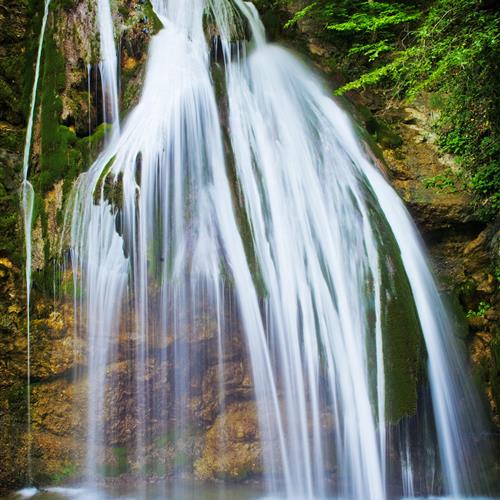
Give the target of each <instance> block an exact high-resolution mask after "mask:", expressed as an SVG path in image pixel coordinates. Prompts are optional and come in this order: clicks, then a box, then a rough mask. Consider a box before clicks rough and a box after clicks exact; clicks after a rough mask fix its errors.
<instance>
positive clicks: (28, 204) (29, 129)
mask: <svg viewBox="0 0 500 500" xmlns="http://www.w3.org/2000/svg"><path fill="white" fill-rule="evenodd" d="M49 7H50V0H45V5H44V11H43V18H42V25H41V28H40V36H39V38H38V50H37V55H36V65H35V76H34V79H33V89H32V91H31V101H30V109H29V115H28V124H27V126H26V139H25V142H24V153H23V181H22V185H21V195H22V213H23V223H24V241H25V249H26V264H25V267H26V269H25V278H26V338H27V348H26V350H27V361H26V364H27V366H26V373H27V381H26V382H27V384H26V385H27V389H26V391H27V408H28V411H27V415H28V446H27V448H28V451H27V453H28V482H30V483H31V480H32V470H31V334H30V329H31V322H30V314H31V313H30V305H31V267H32V266H31V230H32V223H33V220H32V219H33V206H34V202H35V192H34V190H33V186H32V185H31V183H30V181H29V180H28V174H29V165H30V152H31V139H32V135H33V121H34V116H35V103H36V95H37V88H38V80H39V78H40V66H41V61H42V50H43V40H44V37H45V28H46V27H47V19H48V17H49Z"/></svg>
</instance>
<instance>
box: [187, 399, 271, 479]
mask: <svg viewBox="0 0 500 500" xmlns="http://www.w3.org/2000/svg"><path fill="white" fill-rule="evenodd" d="M194 470H195V474H196V476H197V477H199V478H200V479H217V478H220V479H229V480H242V479H246V478H248V477H251V476H253V475H256V474H259V473H260V472H261V471H262V464H261V445H260V442H259V433H258V422H257V412H256V405H255V403H254V402H242V403H232V404H230V405H229V406H228V407H227V408H225V409H224V412H223V413H222V414H221V415H219V417H217V420H216V421H215V423H214V425H213V426H212V428H211V429H210V430H209V431H208V432H207V434H206V438H205V445H204V448H203V451H202V455H201V457H200V458H199V459H198V460H197V461H196V462H195V465H194Z"/></svg>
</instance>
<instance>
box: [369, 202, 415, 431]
mask: <svg viewBox="0 0 500 500" xmlns="http://www.w3.org/2000/svg"><path fill="white" fill-rule="evenodd" d="M371 212H372V216H373V219H372V220H373V221H374V223H375V225H376V227H377V239H378V243H379V245H380V247H381V249H382V250H381V255H382V256H383V257H382V261H381V262H380V266H381V269H382V287H381V288H382V297H381V299H382V332H383V350H384V368H385V393H386V409H385V411H386V419H387V421H388V422H392V423H394V422H397V421H398V420H400V419H401V418H402V417H405V416H411V415H414V414H415V413H416V410H417V400H418V390H417V389H418V385H419V384H420V383H421V382H422V379H423V378H424V377H423V375H424V353H423V343H422V333H421V328H420V324H419V320H418V316H417V312H416V308H415V304H414V298H413V295H412V292H411V288H410V283H409V281H408V278H407V276H406V273H405V270H404V267H403V262H402V260H401V254H400V252H399V248H398V246H397V244H396V240H395V238H394V235H393V234H392V231H391V230H390V228H389V227H388V225H387V223H386V222H385V221H383V218H382V217H381V215H380V214H379V212H378V209H377V208H376V207H373V208H372V210H371ZM372 343H373V342H372Z"/></svg>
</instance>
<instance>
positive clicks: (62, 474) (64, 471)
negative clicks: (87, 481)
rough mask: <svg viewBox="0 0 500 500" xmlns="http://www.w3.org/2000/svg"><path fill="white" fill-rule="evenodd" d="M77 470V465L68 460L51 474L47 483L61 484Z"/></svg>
mask: <svg viewBox="0 0 500 500" xmlns="http://www.w3.org/2000/svg"><path fill="white" fill-rule="evenodd" d="M77 472H78V467H77V465H76V463H75V462H74V461H71V460H68V461H67V462H65V463H64V464H63V465H62V467H61V469H60V470H59V471H58V472H56V473H55V474H53V475H52V476H51V478H50V482H49V484H61V483H64V482H65V481H67V480H68V479H70V478H72V477H74V476H75V475H76V474H77Z"/></svg>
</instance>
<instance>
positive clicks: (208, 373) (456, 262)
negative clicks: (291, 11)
mask: <svg viewBox="0 0 500 500" xmlns="http://www.w3.org/2000/svg"><path fill="white" fill-rule="evenodd" d="M119 3H120V7H119V9H118V12H116V13H115V26H118V27H119V33H118V35H119V39H120V44H119V48H120V62H121V79H122V80H121V89H122V96H121V102H122V113H123V114H124V115H126V113H127V112H128V110H129V109H130V108H131V107H132V106H133V105H134V104H135V102H136V101H137V98H138V95H139V92H140V89H141V85H142V77H143V72H144V65H145V61H146V57H147V46H148V42H149V40H150V37H151V35H152V34H153V33H154V32H155V31H156V30H158V29H159V27H160V26H159V24H158V21H157V20H156V19H155V16H154V15H153V13H152V10H151V6H150V4H149V2H145V1H143V0H124V1H123V2H119ZM257 3H258V2H257ZM261 3H262V5H261V6H259V7H262V9H263V19H264V21H265V22H266V24H267V25H268V28H269V31H270V33H271V36H272V37H274V38H276V39H282V38H283V37H284V35H283V33H282V31H281V27H282V26H283V24H284V19H285V18H286V14H285V15H283V13H281V12H279V11H276V10H275V9H273V8H270V7H269V5H268V4H267V3H266V2H261ZM41 4H42V2H40V1H38V0H34V1H31V2H28V1H27V0H23V1H19V0H0V164H1V169H0V214H1V215H0V234H1V235H2V237H1V238H0V353H1V356H0V427H1V428H2V429H3V430H4V431H3V432H2V433H1V435H0V449H1V450H2V460H1V461H0V493H2V492H3V491H6V490H11V489H13V488H16V487H18V486H20V485H23V484H25V483H26V481H27V471H28V463H27V456H28V454H27V450H28V444H29V443H28V435H27V432H26V431H27V390H26V375H27V373H26V367H27V357H26V353H27V339H26V325H25V310H24V308H25V292H24V283H23V259H24V250H23V242H22V241H23V239H22V238H23V236H22V223H21V221H20V217H19V215H20V214H19V197H18V189H19V186H20V176H21V174H20V172H21V162H22V149H23V140H24V127H25V122H26V115H27V111H28V109H27V107H28V102H29V93H30V91H31V85H32V81H31V80H32V73H33V71H32V68H33V64H34V57H35V51H36V47H35V43H36V40H37V37H38V30H39V25H40V13H41V9H42V5H41ZM52 4H53V8H52V11H51V14H50V17H49V23H48V29H47V34H46V41H45V45H44V61H43V69H42V74H41V85H40V89H41V91H40V95H39V108H38V110H37V114H36V124H35V129H34V140H33V146H32V158H31V178H32V181H33V184H34V186H35V190H36V193H37V205H36V208H35V219H34V225H33V227H34V230H33V239H34V242H33V249H34V251H33V268H34V287H33V304H35V305H34V307H33V310H32V316H33V321H32V336H31V354H32V357H31V366H32V382H33V386H32V391H31V409H32V414H31V417H32V428H33V432H32V437H31V443H30V444H31V447H32V451H33V453H32V456H33V464H32V469H33V471H34V473H35V476H34V480H35V482H39V483H57V482H62V481H65V480H69V479H72V478H75V477H77V476H78V474H79V473H80V470H81V465H82V463H83V461H84V459H85V457H84V456H83V449H84V446H83V442H84V439H85V436H84V429H85V427H86V421H85V415H84V414H83V413H82V411H81V408H83V407H85V400H86V397H87V393H86V384H85V373H84V367H85V364H86V352H85V350H86V346H85V343H84V342H83V341H81V340H78V339H75V336H74V331H75V328H76V327H78V325H74V324H73V310H72V303H71V301H70V300H66V298H67V297H70V296H71V294H72V289H71V287H72V280H71V278H69V277H68V278H67V277H66V276H63V277H62V279H61V280H60V281H61V282H62V285H61V288H60V289H58V290H57V293H56V299H54V287H53V284H54V271H55V269H56V268H55V267H54V264H55V262H56V259H58V257H59V254H58V253H59V244H60V241H59V238H58V235H59V234H61V232H62V228H63V217H62V210H63V207H64V204H65V202H66V201H67V197H68V194H69V191H70V189H71V185H72V183H73V181H74V179H75V178H76V177H77V175H78V174H79V173H80V172H81V171H84V170H85V169H86V168H87V167H88V166H89V164H90V163H91V161H92V159H93V158H94V157H95V155H96V154H97V152H98V151H99V148H100V146H101V144H102V140H103V136H104V133H105V130H106V124H103V123H101V122H102V118H101V117H102V109H101V108H102V102H101V99H100V89H99V83H98V82H99V78H98V65H97V60H98V56H97V51H98V46H96V41H95V39H94V38H93V37H91V34H92V33H93V32H95V2H93V1H91V0H78V1H75V2H67V1H63V0H60V1H59V0H53V2H52ZM314 29H315V28H314V27H311V26H308V25H307V24H304V25H302V26H301V29H300V31H299V32H296V33H294V34H292V35H287V37H288V40H287V41H288V42H290V41H291V42H292V43H293V44H294V45H295V47H297V48H299V49H300V50H301V51H303V52H307V53H308V56H309V57H311V58H312V59H313V60H316V61H317V64H318V67H319V69H320V70H321V71H324V72H325V73H326V74H327V75H329V77H331V78H332V79H334V80H335V79H338V78H340V76H339V75H337V74H335V71H334V69H332V68H331V67H329V65H328V55H329V51H330V50H332V49H331V48H330V47H328V46H326V45H325V44H324V42H323V41H322V40H319V39H317V38H315V37H314V36H312V35H311V33H313V31H312V30H314ZM290 36H292V39H291V40H290V38H289V37H290ZM88 88H90V90H91V92H90V95H89V93H88V91H87V89H88ZM350 98H351V100H352V101H353V102H354V106H355V107H356V108H357V110H358V111H357V112H356V113H355V115H356V116H357V117H358V121H359V122H360V124H361V125H362V126H363V127H364V128H365V129H366V130H367V131H368V133H369V134H371V136H372V139H373V141H374V144H373V147H374V150H376V151H379V152H380V157H379V160H380V162H381V165H383V168H384V169H385V171H386V172H387V175H388V177H389V178H390V180H391V182H392V184H393V185H394V186H395V188H396V189H397V190H398V192H399V193H400V195H401V196H402V198H403V199H404V200H405V202H406V203H407V206H408V208H409V210H410V211H411V213H412V215H413V216H414V218H415V220H416V223H417V224H418V226H419V228H420V230H421V231H422V233H423V237H424V239H425V241H426V243H427V245H428V246H429V250H430V254H431V259H432V263H433V265H434V268H435V270H436V272H437V274H438V276H439V279H440V283H441V285H442V289H443V291H444V292H446V293H447V294H448V295H449V296H450V297H451V298H452V300H453V301H454V304H455V305H456V306H457V311H458V312H459V314H461V315H462V320H463V323H464V324H466V323H467V326H468V333H467V334H466V335H465V339H464V340H465V342H466V344H467V346H468V348H469V352H470V359H471V363H472V366H473V370H474V374H475V377H476V379H477V382H478V384H479V385H480V386H481V387H482V389H483V391H484V394H485V401H486V402H487V404H488V408H489V411H490V416H491V420H492V422H493V423H494V424H495V425H496V426H497V427H500V336H499V335H500V334H499V331H498V326H497V325H498V315H499V286H498V285H499V278H500V276H499V271H498V270H499V269H500V260H499V251H500V237H499V232H498V226H497V225H495V224H488V225H487V224H485V223H484V222H482V221H481V220H480V219H478V218H477V216H476V214H475V212H474V210H473V207H472V206H471V200H470V198H469V196H468V194H467V191H466V190H465V189H463V188H462V186H460V182H459V181H451V184H450V182H449V181H448V180H447V179H448V178H453V171H454V168H455V167H454V163H453V159H452V158H449V157H446V156H443V155H442V154H441V153H440V152H439V151H438V149H437V147H436V145H435V144H434V136H433V133H432V121H433V118H434V112H433V111H432V110H431V109H430V106H429V105H428V103H427V100H426V99H425V96H423V97H422V99H420V100H417V101H416V102H414V103H413V104H412V105H411V106H409V105H408V104H407V103H401V102H392V103H389V102H388V101H387V100H385V99H384V98H383V96H382V97H381V96H379V95H377V94H371V93H368V92H365V93H363V94H356V95H352V96H350ZM347 105H348V106H350V105H349V104H347ZM443 172H445V173H446V172H450V174H448V173H447V174H446V175H445V176H444V177H443ZM198 333H199V335H198V336H197V338H196V341H195V342H194V343H193V345H192V346H190V348H191V349H193V351H194V352H196V350H201V349H204V350H205V352H206V353H207V356H208V361H207V364H206V365H205V366H204V369H203V370H199V372H196V373H194V374H193V375H192V380H191V389H192V397H191V399H190V401H189V402H188V406H189V412H190V415H191V417H192V419H193V422H194V424H195V430H196V432H194V434H193V435H194V436H195V437H194V438H193V439H192V440H191V441H185V442H182V443H181V444H180V445H178V446H177V447H175V446H174V445H173V443H172V438H171V436H170V435H168V434H164V433H163V434H162V432H161V429H152V433H153V435H154V440H153V442H152V443H151V447H150V453H149V456H150V461H149V462H148V464H146V466H147V467H149V468H150V469H151V473H152V475H155V474H156V475H165V474H167V473H168V471H176V470H187V469H189V472H190V473H194V474H195V475H196V477H198V478H201V479H220V478H224V479H234V480H241V479H246V478H248V477H251V476H253V475H258V474H259V473H260V472H261V467H262V465H261V449H260V444H259V436H258V428H257V415H256V409H255V404H254V402H253V401H252V385H251V381H250V376H249V373H248V367H247V366H246V362H245V356H244V352H243V351H244V349H243V346H242V345H241V342H239V341H238V336H237V335H235V338H234V339H233V340H232V341H231V342H228V346H227V352H225V354H224V362H225V363H224V370H223V373H222V384H223V386H224V392H225V400H224V404H223V407H221V405H220V402H219V401H218V400H217V397H216V394H217V390H216V384H217V381H218V377H219V370H218V368H217V367H216V366H215V364H214V360H215V358H216V349H217V348H216V345H215V338H214V337H213V335H212V333H211V332H210V328H208V327H206V328H205V327H200V328H199V332H198ZM75 347H76V349H75ZM163 347H164V346H162V345H159V346H158V350H161V349H162V348H163ZM417 354H418V353H417ZM130 370H131V366H130V364H129V363H128V362H127V361H126V359H125V358H124V359H123V360H120V361H118V362H117V363H116V364H114V365H112V366H110V367H109V368H108V373H107V377H108V378H109V380H110V385H112V386H113V387H115V388H122V390H119V391H113V392H110V393H109V394H108V395H107V399H108V403H109V408H111V409H112V412H114V413H113V414H114V415H115V416H116V415H119V416H120V422H121V424H120V426H118V427H111V426H108V428H107V429H106V433H107V440H108V443H109V448H108V449H107V450H105V452H104V453H105V454H106V457H107V458H106V460H107V465H108V468H107V469H106V470H107V473H109V474H108V475H109V476H110V477H115V476H119V475H122V474H133V472H134V470H136V469H137V468H138V467H140V464H138V463H134V461H133V459H131V458H130V457H127V455H126V453H125V452H124V450H125V445H126V444H127V443H128V442H130V441H131V440H133V439H134V434H135V432H136V427H137V422H135V420H134V417H133V415H134V411H135V409H134V408H135V405H136V402H135V401H134V400H133V398H132V397H131V396H130V394H128V393H127V391H126V387H127V380H128V377H129V376H130ZM172 370H175V367H173V366H171V365H168V366H159V365H158V364H155V363H154V362H152V364H151V377H150V380H149V382H148V383H150V384H151V387H152V390H153V391H154V390H158V387H160V386H161V387H164V384H165V383H166V381H165V380H162V379H161V378H160V377H159V375H158V374H159V373H171V372H172ZM75 374H76V376H75ZM162 384H163V385H162ZM407 406H408V405H407ZM174 410H175V409H174V408H168V409H167V410H166V412H167V413H166V415H165V418H166V419H167V420H168V419H169V418H171V413H172V412H174ZM169 412H171V413H170V414H169ZM108 420H110V421H111V419H108ZM70 436H73V437H74V439H73V438H70ZM165 450H168V453H167V454H166V455H165V453H164V451H165ZM165 456H166V457H167V458H165ZM161 460H163V461H164V463H163V462H161ZM165 460H166V462H165Z"/></svg>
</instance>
